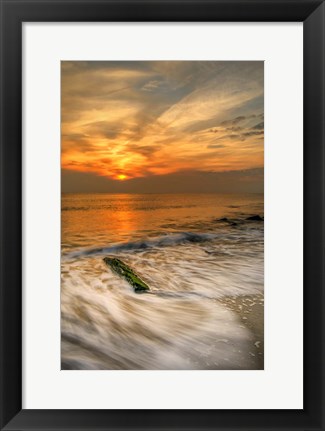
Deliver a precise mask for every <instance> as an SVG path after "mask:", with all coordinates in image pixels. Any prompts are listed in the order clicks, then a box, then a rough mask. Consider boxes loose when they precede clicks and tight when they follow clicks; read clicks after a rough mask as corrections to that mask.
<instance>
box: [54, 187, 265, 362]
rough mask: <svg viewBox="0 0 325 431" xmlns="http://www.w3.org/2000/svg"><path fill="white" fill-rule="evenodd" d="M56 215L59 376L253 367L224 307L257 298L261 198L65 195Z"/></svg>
mask: <svg viewBox="0 0 325 431" xmlns="http://www.w3.org/2000/svg"><path fill="white" fill-rule="evenodd" d="M61 214H62V234H61V244H62V249H61V251H62V253H61V362H62V369H150V370H155V369H156V370H158V369H175V370H176V369H177V370H180V369H188V370H194V369H254V368H256V361H255V360H254V358H253V356H251V355H250V354H249V353H250V352H249V349H250V347H249V346H250V342H251V341H252V334H251V333H250V331H249V329H248V328H247V327H245V325H243V324H242V321H241V320H240V319H239V318H238V315H236V314H235V313H234V312H233V311H231V310H230V309H229V308H227V307H226V306H225V305H224V304H223V303H222V301H220V299H222V298H225V297H236V296H242V295H260V294H263V288H264V271H263V267H264V265H263V261H264V222H263V221H258V220H248V218H249V217H250V216H252V215H259V216H261V217H263V195H262V194H247V195H244V194H241V195H235V194H229V195H222V194H63V195H62V203H61ZM105 256H114V257H118V258H119V259H120V260H122V261H123V262H125V263H126V264H127V265H129V266H130V267H131V268H132V269H133V270H134V271H135V272H136V273H137V274H138V275H139V276H140V277H141V278H142V279H143V281H145V283H146V284H147V285H148V286H149V287H150V293H142V294H139V293H135V292H134V290H133V288H132V286H131V285H130V284H129V283H128V282H127V281H126V280H124V279H123V278H121V277H119V276H118V275H116V274H115V273H113V272H112V271H111V269H110V268H109V267H107V266H106V265H105V263H104V261H103V258H104V257H105Z"/></svg>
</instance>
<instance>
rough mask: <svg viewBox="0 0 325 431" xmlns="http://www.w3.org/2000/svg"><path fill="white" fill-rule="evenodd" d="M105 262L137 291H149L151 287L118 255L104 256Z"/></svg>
mask: <svg viewBox="0 0 325 431" xmlns="http://www.w3.org/2000/svg"><path fill="white" fill-rule="evenodd" d="M103 260H104V262H105V263H106V265H107V266H109V267H110V268H111V270H112V271H113V272H115V274H118V275H119V276H121V277H123V278H124V279H125V280H126V281H127V282H128V283H129V284H131V286H132V287H133V288H134V291H135V292H136V293H139V292H146V291H149V290H150V288H149V286H147V284H146V283H145V282H144V281H143V280H141V278H140V277H139V276H138V275H137V274H136V273H135V272H134V271H133V269H132V268H130V267H129V266H128V265H126V264H125V263H124V262H122V261H121V260H120V259H118V258H116V257H104V259H103Z"/></svg>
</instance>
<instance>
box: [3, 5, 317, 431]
mask: <svg viewBox="0 0 325 431" xmlns="http://www.w3.org/2000/svg"><path fill="white" fill-rule="evenodd" d="M324 10H325V7H324V2H323V1H322V0H202V1H199V0H175V1H169V0H166V1H163V0H151V1H148V0H147V1H146V0H133V1H131V0H119V1H113V0H65V1H60V0H49V1H48V0H1V108H0V112H1V212H0V215H1V237H0V238H1V257H0V262H1V298H0V299H1V310H0V312H1V314H0V323H1V344H0V347H1V351H0V359H1V369H0V373H1V375H0V377H1V381H0V385H1V390H0V415H1V418H0V421H1V422H0V427H1V430H36V429H37V430H41V429H44V430H47V429H51V430H72V429H74V430H79V429H80V430H97V429H101V430H120V431H121V430H149V429H150V430H164V429H173V430H176V429H177V430H205V429H215V430H219V431H221V430H226V429H227V430H238V429H241V430H253V429H254V430H266V429H267V430H268V431H270V430H278V431H280V430H289V429H290V430H302V429H304V430H325V420H324V405H325V398H324V387H325V385H324V376H325V373H324V368H325V367H324V363H325V356H324V346H325V338H324V334H325V330H324V329H325V328H324V321H325V319H324V315H325V307H324V304H325V302H324V300H325V296H324V225H323V220H324V72H325V71H324V46H325V44H324V42H325V39H324ZM38 21H39V22H76V21H80V22H97V21H100V22H104V21H142V22H143V21H153V22H159V21H169V22H172V21H174V22H175V21H200V22H206V21H210V22H211V21H218V22H241V21H243V22H258V21H259V22H281V21H282V22H286V21H290V22H297V21H301V22H303V27H304V36H303V37H304V39H303V40H304V42H303V43H304V46H303V49H304V66H303V67H304V70H303V73H304V92H303V94H304V125H303V126H304V136H303V137H304V236H303V238H304V268H303V270H304V280H303V282H304V408H303V410H23V409H22V402H21V400H22V323H23V322H22V170H21V169H22V116H21V112H22V23H23V22H38ZM291 216H294V215H290V217H291ZM286 222H288V223H290V220H287V221H286ZM216 390H217V388H216ZM279 391H281V388H279Z"/></svg>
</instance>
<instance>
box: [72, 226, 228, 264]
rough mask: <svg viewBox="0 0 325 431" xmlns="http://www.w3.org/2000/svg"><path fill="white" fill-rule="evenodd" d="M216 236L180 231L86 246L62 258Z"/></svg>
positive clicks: (193, 241) (194, 240) (201, 239)
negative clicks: (90, 246) (129, 240)
mask: <svg viewBox="0 0 325 431" xmlns="http://www.w3.org/2000/svg"><path fill="white" fill-rule="evenodd" d="M218 236H220V234H212V233H193V232H182V233H179V234H171V235H164V236H161V237H156V238H152V239H146V240H142V241H131V242H125V243H117V244H114V245H111V246H109V247H96V248H86V249H82V250H77V251H73V252H70V253H67V254H65V255H64V258H65V259H71V258H76V257H87V256H94V255H100V254H107V253H118V252H125V251H134V250H146V249H148V248H156V247H168V246H173V245H179V244H183V243H199V242H204V241H211V240H213V239H215V238H217V237H218Z"/></svg>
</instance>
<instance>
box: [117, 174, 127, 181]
mask: <svg viewBox="0 0 325 431" xmlns="http://www.w3.org/2000/svg"><path fill="white" fill-rule="evenodd" d="M126 178H127V176H126V175H124V174H120V175H118V176H117V179H118V180H121V181H123V180H126Z"/></svg>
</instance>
